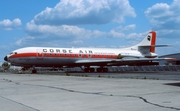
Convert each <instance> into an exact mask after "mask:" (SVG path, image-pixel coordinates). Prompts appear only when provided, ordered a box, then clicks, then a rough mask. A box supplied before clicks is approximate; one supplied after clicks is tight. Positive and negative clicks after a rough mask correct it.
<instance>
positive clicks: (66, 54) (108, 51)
mask: <svg viewBox="0 0 180 111" xmlns="http://www.w3.org/2000/svg"><path fill="white" fill-rule="evenodd" d="M120 56H122V57H136V58H140V57H145V55H142V54H141V53H140V52H139V51H137V50H134V49H126V48H124V49H112V48H50V47H26V48H21V49H18V50H15V51H13V52H12V53H11V54H10V55H8V62H10V63H11V64H12V65H17V66H54V67H60V66H74V65H76V61H78V60H89V61H90V60H104V59H120V58H122V57H120Z"/></svg>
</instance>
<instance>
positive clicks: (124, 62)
mask: <svg viewBox="0 0 180 111" xmlns="http://www.w3.org/2000/svg"><path fill="white" fill-rule="evenodd" d="M161 60H166V61H169V60H175V59H174V58H131V59H130V58H128V59H103V60H98V59H97V60H78V61H76V64H83V65H91V66H96V65H97V66H98V65H107V66H108V65H132V64H138V63H142V62H152V61H161Z"/></svg>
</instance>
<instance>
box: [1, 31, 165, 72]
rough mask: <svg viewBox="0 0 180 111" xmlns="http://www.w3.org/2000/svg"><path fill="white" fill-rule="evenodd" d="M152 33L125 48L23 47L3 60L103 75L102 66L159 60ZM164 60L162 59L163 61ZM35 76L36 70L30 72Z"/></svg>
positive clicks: (16, 64)
mask: <svg viewBox="0 0 180 111" xmlns="http://www.w3.org/2000/svg"><path fill="white" fill-rule="evenodd" d="M155 42H156V32H154V31H151V32H149V33H148V34H147V36H146V37H145V38H144V39H143V40H142V42H140V43H139V44H137V45H134V46H132V47H128V48H54V47H26V48H21V49H17V50H14V51H12V53H10V54H9V55H7V56H5V58H4V60H5V61H8V62H10V63H11V64H12V65H15V66H22V67H81V66H84V67H85V68H84V71H85V72H94V71H95V69H94V68H91V66H100V67H99V68H97V72H107V71H108V69H107V68H105V67H104V66H110V65H111V66H116V65H132V64H134V65H135V64H136V63H139V62H149V61H151V62H152V61H157V60H162V58H161V59H160V58H155V57H157V54H155V47H162V46H167V45H155ZM164 59H165V58H164ZM34 72H36V70H34Z"/></svg>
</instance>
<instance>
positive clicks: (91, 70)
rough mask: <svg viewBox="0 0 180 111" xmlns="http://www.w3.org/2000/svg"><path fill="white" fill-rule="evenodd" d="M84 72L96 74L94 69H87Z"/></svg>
mask: <svg viewBox="0 0 180 111" xmlns="http://www.w3.org/2000/svg"><path fill="white" fill-rule="evenodd" d="M84 72H94V68H85V69H84Z"/></svg>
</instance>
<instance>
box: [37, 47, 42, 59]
mask: <svg viewBox="0 0 180 111" xmlns="http://www.w3.org/2000/svg"><path fill="white" fill-rule="evenodd" d="M43 56H44V54H43V49H37V50H36V57H37V59H43Z"/></svg>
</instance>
